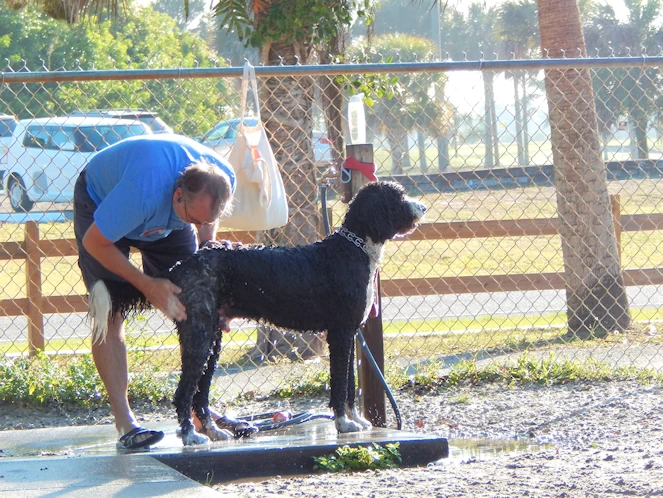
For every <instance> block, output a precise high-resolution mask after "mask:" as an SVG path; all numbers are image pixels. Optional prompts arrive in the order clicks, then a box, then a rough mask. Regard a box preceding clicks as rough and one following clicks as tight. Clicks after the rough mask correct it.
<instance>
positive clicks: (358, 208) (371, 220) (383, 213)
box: [343, 182, 426, 244]
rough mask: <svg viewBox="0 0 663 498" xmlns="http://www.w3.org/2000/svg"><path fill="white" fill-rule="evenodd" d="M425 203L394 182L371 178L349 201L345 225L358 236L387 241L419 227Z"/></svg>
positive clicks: (382, 241)
mask: <svg viewBox="0 0 663 498" xmlns="http://www.w3.org/2000/svg"><path fill="white" fill-rule="evenodd" d="M425 212H426V207H425V206H424V205H423V204H422V203H421V202H419V201H417V200H414V199H410V198H409V197H408V196H407V195H405V189H404V188H403V187H402V186H401V185H400V184H398V183H395V182H372V183H368V184H366V185H364V186H363V187H362V188H361V189H360V190H359V192H357V195H356V196H355V198H354V199H353V200H352V202H351V203H350V208H349V209H348V213H347V214H346V215H345V220H344V221H343V226H344V227H345V228H347V229H348V230H350V231H351V232H354V233H355V234H356V235H357V236H359V237H361V238H363V239H365V240H367V238H370V239H371V240H372V241H373V242H376V243H380V244H381V243H384V242H385V241H387V240H389V239H393V238H394V237H396V236H398V235H406V234H408V233H410V232H411V231H412V230H414V229H415V228H416V227H417V224H418V223H419V221H420V220H421V218H422V217H423V216H424V213H425Z"/></svg>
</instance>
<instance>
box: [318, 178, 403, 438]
mask: <svg viewBox="0 0 663 498" xmlns="http://www.w3.org/2000/svg"><path fill="white" fill-rule="evenodd" d="M328 188H329V183H328V182H326V181H323V182H321V183H320V202H321V204H322V221H323V225H324V228H325V233H326V234H327V236H329V235H330V234H331V227H330V226H329V216H328V215H327V190H328ZM357 336H358V337H359V344H361V349H362V351H363V352H364V355H365V356H366V359H367V360H368V364H369V365H370V366H371V368H372V369H373V373H375V375H376V377H377V378H378V380H379V381H380V384H382V388H383V389H384V392H385V394H386V395H387V398H388V399H389V403H390V404H391V408H392V410H393V411H394V416H395V417H396V428H397V429H398V430H399V431H400V430H401V428H402V427H403V421H402V419H401V412H400V410H399V408H398V403H396V398H394V395H393V393H392V392H391V389H390V388H389V384H387V381H386V380H385V378H384V375H382V372H381V371H380V367H378V364H377V362H376V361H375V358H373V354H372V353H371V350H370V349H369V348H368V344H366V339H364V334H362V333H361V329H357Z"/></svg>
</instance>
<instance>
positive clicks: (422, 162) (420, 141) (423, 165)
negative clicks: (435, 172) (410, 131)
mask: <svg viewBox="0 0 663 498" xmlns="http://www.w3.org/2000/svg"><path fill="white" fill-rule="evenodd" d="M417 146H418V147H419V168H420V169H421V172H422V173H426V172H427V171H428V158H427V157H426V135H425V134H424V131H423V130H417Z"/></svg>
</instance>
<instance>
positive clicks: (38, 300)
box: [25, 221, 44, 355]
mask: <svg viewBox="0 0 663 498" xmlns="http://www.w3.org/2000/svg"><path fill="white" fill-rule="evenodd" d="M25 253H26V255H27V258H26V262H25V277H26V288H27V298H28V316H27V318H28V343H29V348H30V355H34V354H35V353H36V351H37V349H40V350H42V351H43V350H44V315H43V313H42V310H43V296H42V292H41V251H40V249H39V225H38V224H37V222H36V221H28V222H27V223H26V224H25Z"/></svg>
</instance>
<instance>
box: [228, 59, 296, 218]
mask: <svg viewBox="0 0 663 498" xmlns="http://www.w3.org/2000/svg"><path fill="white" fill-rule="evenodd" d="M249 83H250V84H251V91H252V92H253V97H254V103H255V109H256V117H257V118H258V122H257V125H256V126H248V125H247V124H246V122H245V119H246V98H247V95H248V91H249ZM241 116H242V122H241V123H240V125H239V127H238V133H237V140H236V141H235V144H234V145H233V147H232V150H231V151H230V156H229V157H228V161H229V162H230V164H231V165H232V167H233V169H234V170H235V176H236V187H235V195H234V198H233V209H232V212H231V214H230V216H224V217H222V218H221V219H220V220H219V225H220V226H221V227H225V228H234V229H238V230H269V229H271V228H277V227H282V226H283V225H285V224H286V223H287V222H288V200H287V198H286V194H285V188H284V187H283V179H282V178H281V172H280V171H279V167H278V165H277V164H276V159H275V158H274V153H273V152H272V148H271V146H270V145H269V140H268V138H267V132H266V131H265V128H264V127H263V125H262V122H261V121H260V106H259V103H258V82H257V79H256V73H255V69H254V68H253V66H252V65H251V64H249V62H246V64H244V75H243V77H242V101H241Z"/></svg>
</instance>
